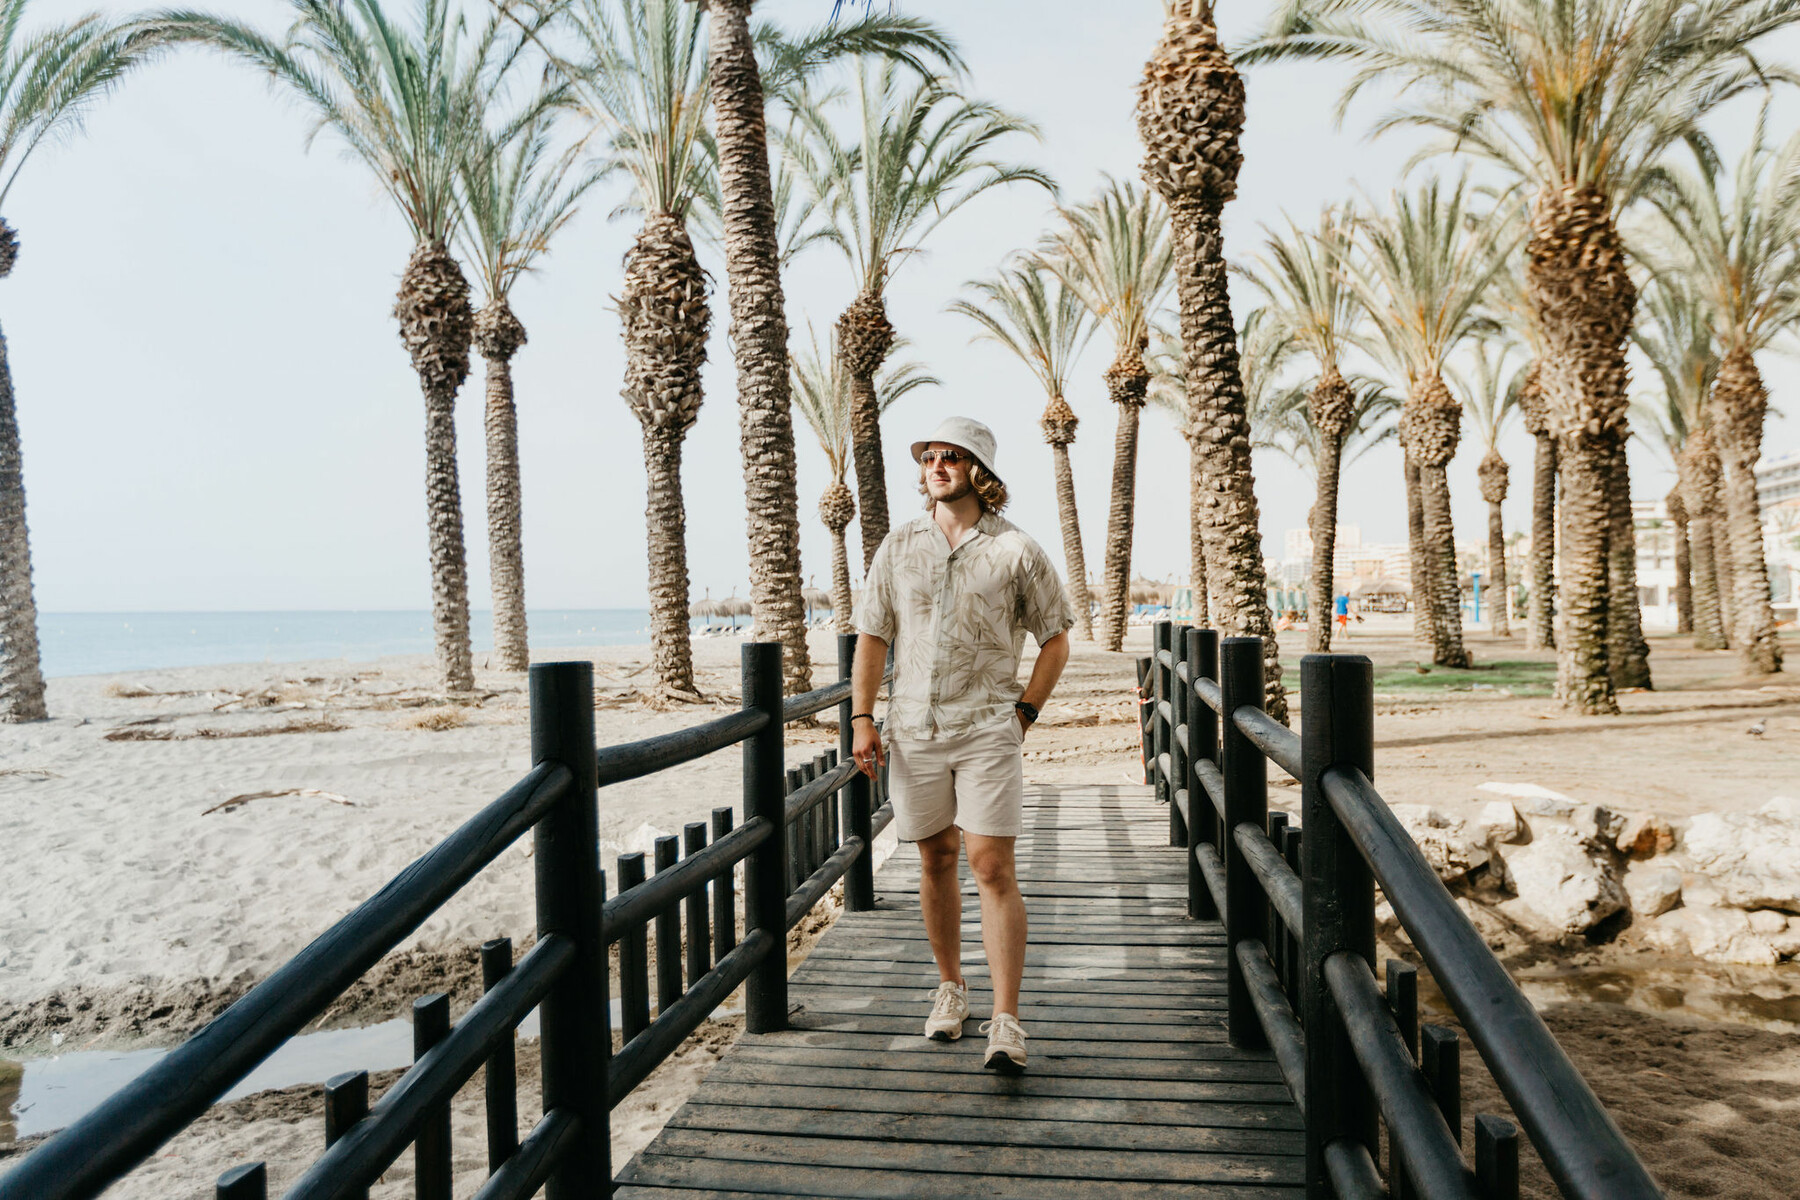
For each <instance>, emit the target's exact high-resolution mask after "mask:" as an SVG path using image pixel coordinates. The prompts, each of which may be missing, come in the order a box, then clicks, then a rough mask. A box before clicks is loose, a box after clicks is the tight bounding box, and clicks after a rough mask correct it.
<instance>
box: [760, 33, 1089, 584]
mask: <svg viewBox="0 0 1800 1200" xmlns="http://www.w3.org/2000/svg"><path fill="white" fill-rule="evenodd" d="M906 75H908V76H912V75H913V72H911V71H907V72H906ZM854 105H855V129H856V136H855V138H854V139H846V138H844V137H843V136H841V135H840V133H839V131H838V130H837V128H836V127H835V126H834V124H833V113H832V110H831V108H830V107H829V106H824V105H817V106H810V107H807V108H802V109H800V110H798V111H797V112H796V114H795V115H796V118H797V122H796V124H797V128H796V130H795V133H794V136H793V137H791V138H787V139H784V141H785V147H784V148H785V151H786V154H787V157H788V158H789V159H790V160H791V161H792V163H793V164H794V169H795V171H796V173H797V174H798V175H799V177H800V178H801V179H802V180H803V181H804V183H805V185H806V187H807V189H808V190H809V191H810V193H811V196H812V203H813V204H814V205H815V212H816V214H817V218H818V220H820V222H821V223H822V226H823V229H824V230H825V239H826V240H827V241H830V242H831V243H833V244H834V245H836V246H837V247H838V248H839V249H840V250H842V251H843V253H844V257H845V259H846V261H847V262H848V263H849V265H850V269H851V271H852V272H853V273H854V275H855V285H856V288H857V292H856V296H855V298H854V299H853V300H851V302H850V304H849V306H848V307H847V308H845V310H844V312H843V315H842V316H840V317H839V318H838V322H837V343H838V350H839V352H840V353H842V354H843V355H844V365H845V368H846V369H847V370H848V371H849V372H850V382H851V389H852V397H853V408H852V416H851V427H852V429H853V431H854V433H855V462H856V491H857V500H858V502H859V503H860V505H861V507H862V519H861V531H862V534H861V536H862V552H863V568H864V570H867V569H868V565H869V563H870V562H872V561H873V560H874V558H875V551H876V550H877V549H879V548H880V546H881V541H882V539H883V538H885V537H886V536H887V532H888V503H887V477H886V474H885V469H884V460H883V455H882V449H881V424H880V421H879V419H878V418H879V413H878V411H877V406H876V402H875V383H874V380H875V373H876V372H877V371H878V370H880V369H881V364H882V363H883V362H884V361H886V359H887V356H888V353H889V351H891V350H892V348H893V344H894V336H895V335H894V327H893V325H892V324H891V323H890V322H889V321H888V317H887V303H886V299H885V296H886V292H887V287H888V283H889V281H890V280H891V279H892V278H893V275H894V272H895V271H896V270H897V269H898V268H899V266H900V265H901V263H903V262H904V261H905V260H906V259H907V258H909V257H911V256H913V255H915V254H917V253H918V252H919V250H920V248H921V246H922V245H923V243H924V241H925V239H926V238H928V237H929V236H930V235H931V234H932V233H933V232H934V231H935V230H936V229H937V228H938V226H939V225H941V224H942V223H943V222H944V221H945V220H947V219H948V218H949V217H950V216H951V215H952V214H953V213H955V212H956V211H957V210H958V209H960V208H962V207H963V205H965V204H967V203H968V202H969V201H971V200H973V199H974V198H975V197H977V196H979V195H981V194H982V193H983V192H985V191H988V190H989V189H990V188H995V187H1000V186H1002V185H1004V184H1009V183H1020V182H1028V183H1037V184H1041V185H1043V186H1044V187H1045V188H1048V189H1050V190H1051V191H1052V192H1054V191H1055V184H1053V183H1052V182H1051V181H1050V177H1049V176H1047V175H1045V174H1044V173H1043V172H1042V171H1040V170H1038V169H1037V168H1036V167H1029V166H1021V165H1018V164H1014V163H1009V162H1006V161H1004V160H1003V159H1001V158H999V157H996V155H995V149H994V147H995V143H997V142H999V141H1000V140H1001V139H1003V138H1005V137H1007V136H1008V135H1011V134H1026V135H1029V136H1031V137H1036V136H1037V127H1036V126H1034V125H1032V124H1031V123H1030V122H1029V121H1026V120H1024V119H1023V118H1021V117H1016V116H1013V115H1011V114H1010V113H1007V112H1005V111H1004V110H1002V109H1000V108H998V107H996V106H995V105H992V104H987V103H984V102H981V101H975V100H969V99H967V98H965V97H963V96H961V95H959V94H958V93H957V92H956V90H955V89H954V88H953V87H952V86H951V84H950V82H949V81H948V80H946V79H944V78H942V77H938V76H933V75H924V76H917V77H914V78H913V79H912V81H911V82H910V84H909V83H907V82H906V81H905V80H904V79H903V78H902V64H900V63H898V62H896V61H894V60H893V59H891V58H888V59H881V60H865V61H863V62H862V63H861V64H860V66H859V69H858V70H857V72H856V78H855V88H854Z"/></svg>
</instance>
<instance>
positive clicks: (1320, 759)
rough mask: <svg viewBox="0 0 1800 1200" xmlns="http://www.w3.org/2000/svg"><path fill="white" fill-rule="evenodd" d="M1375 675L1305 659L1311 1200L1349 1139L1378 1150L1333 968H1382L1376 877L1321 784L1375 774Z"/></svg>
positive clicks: (1361, 661) (1323, 1190)
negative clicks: (1329, 1155)
mask: <svg viewBox="0 0 1800 1200" xmlns="http://www.w3.org/2000/svg"><path fill="white" fill-rule="evenodd" d="M1374 679H1375V676H1374V669H1373V667H1372V666H1371V665H1370V663H1369V660H1368V659H1367V658H1364V657H1363V656H1361V655H1353V654H1309V655H1307V656H1306V657H1305V658H1303V659H1301V660H1300V697H1301V718H1300V765H1301V780H1300V827H1301V829H1302V830H1304V831H1305V837H1304V838H1302V840H1301V842H1300V861H1301V865H1302V868H1303V869H1302V870H1301V872H1300V878H1301V879H1302V880H1303V881H1304V886H1305V907H1306V929H1305V941H1306V944H1305V947H1304V952H1303V954H1302V958H1303V963H1302V978H1301V982H1300V1014H1301V1017H1300V1019H1301V1023H1302V1024H1303V1025H1304V1026H1305V1027H1306V1195H1307V1200H1328V1198H1329V1197H1331V1195H1332V1187H1331V1180H1330V1178H1329V1176H1328V1175H1327V1173H1326V1169H1325V1147H1326V1146H1328V1145H1330V1144H1331V1143H1332V1142H1333V1141H1335V1140H1336V1139H1338V1138H1341V1137H1350V1138H1354V1139H1356V1140H1357V1141H1360V1142H1362V1143H1363V1144H1364V1145H1366V1146H1367V1147H1368V1148H1369V1153H1370V1154H1371V1155H1373V1154H1375V1153H1376V1151H1377V1149H1378V1143H1377V1141H1376V1129H1375V1115H1376V1109H1375V1102H1374V1098H1373V1096H1371V1095H1370V1093H1369V1086H1368V1083H1367V1082H1366V1081H1365V1080H1364V1078H1363V1074H1362V1070H1361V1069H1360V1068H1359V1067H1358V1065H1357V1062H1356V1055H1355V1053H1354V1051H1353V1050H1352V1049H1351V1045H1350V1038H1349V1035H1348V1033H1347V1032H1346V1031H1345V1029H1344V1022H1343V1018H1342V1016H1341V1015H1340V1014H1339V1013H1338V1010H1337V1005H1336V1003H1335V1002H1334V1001H1333V1000H1332V997H1331V989H1330V988H1328V987H1327V986H1326V984H1325V960H1326V959H1327V958H1329V957H1331V956H1332V955H1333V954H1336V953H1338V952H1340V951H1345V950H1347V951H1350V952H1351V953H1354V954H1360V955H1362V957H1363V958H1364V959H1365V960H1367V961H1368V963H1369V970H1370V971H1371V972H1373V971H1374V969H1375V879H1374V876H1373V875H1372V874H1371V873H1370V871H1369V867H1368V864H1367V863H1365V862H1364V861H1363V857H1362V855H1361V854H1360V853H1359V852H1358V851H1357V849H1356V844H1355V842H1353V841H1352V840H1351V838H1350V835H1349V833H1348V832H1347V831H1345V829H1344V827H1343V825H1342V823H1341V822H1340V821H1339V820H1338V817H1337V814H1336V813H1335V812H1334V811H1333V810H1332V807H1331V802H1330V801H1329V800H1327V799H1326V798H1325V789H1324V787H1323V786H1322V785H1321V783H1320V778H1321V777H1322V776H1323V775H1324V774H1325V772H1326V771H1327V770H1329V769H1331V768H1332V767H1337V766H1343V767H1358V768H1361V770H1362V772H1363V774H1365V775H1367V776H1369V777H1370V778H1371V779H1372V778H1374V775H1375V703H1374Z"/></svg>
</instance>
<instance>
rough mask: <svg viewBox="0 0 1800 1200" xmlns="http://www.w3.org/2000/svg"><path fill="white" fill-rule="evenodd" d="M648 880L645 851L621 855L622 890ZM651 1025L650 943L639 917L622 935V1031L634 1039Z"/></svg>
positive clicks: (620, 874) (620, 996)
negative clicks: (645, 879) (645, 871)
mask: <svg viewBox="0 0 1800 1200" xmlns="http://www.w3.org/2000/svg"><path fill="white" fill-rule="evenodd" d="M642 882H644V855H643V852H642V851H638V852H636V853H632V854H621V855H619V894H620V895H623V894H625V893H626V892H629V891H630V890H631V889H632V888H634V887H636V886H638V884H640V883H642ZM649 1026H650V945H649V938H648V936H647V934H646V931H645V929H644V923H643V922H642V921H638V922H636V923H634V924H633V925H632V926H631V928H629V929H627V930H625V931H624V932H623V933H621V934H620V935H619V1031H620V1032H621V1033H623V1034H624V1035H625V1040H626V1041H628V1042H629V1041H630V1040H631V1039H632V1038H634V1037H636V1036H637V1035H638V1034H640V1033H642V1032H644V1030H645V1029H647V1028H649Z"/></svg>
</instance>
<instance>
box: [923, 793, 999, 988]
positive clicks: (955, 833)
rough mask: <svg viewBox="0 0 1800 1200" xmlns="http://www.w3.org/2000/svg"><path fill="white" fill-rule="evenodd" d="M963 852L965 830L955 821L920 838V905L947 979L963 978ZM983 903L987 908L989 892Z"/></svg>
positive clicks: (933, 953) (942, 975)
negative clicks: (960, 869) (960, 864)
mask: <svg viewBox="0 0 1800 1200" xmlns="http://www.w3.org/2000/svg"><path fill="white" fill-rule="evenodd" d="M961 854H962V831H961V830H960V829H958V828H957V827H956V826H954V825H952V826H950V827H949V828H947V829H943V830H940V831H938V832H937V833H934V834H932V835H931V836H930V837H928V838H921V839H920V840H919V908H920V910H921V911H922V912H923V913H924V914H925V936H926V937H928V938H930V939H931V956H932V957H933V958H935V959H937V968H938V978H940V979H942V980H943V981H944V982H946V983H961V982H962V981H963V976H962V883H961V881H960V880H959V879H958V878H957V870H956V867H957V859H958V858H959V857H960V856H961ZM982 903H983V906H984V907H983V911H984V912H985V911H986V909H985V905H986V898H985V895H984V897H983V901H982ZM983 927H984V928H985V927H986V922H985V920H984V922H983Z"/></svg>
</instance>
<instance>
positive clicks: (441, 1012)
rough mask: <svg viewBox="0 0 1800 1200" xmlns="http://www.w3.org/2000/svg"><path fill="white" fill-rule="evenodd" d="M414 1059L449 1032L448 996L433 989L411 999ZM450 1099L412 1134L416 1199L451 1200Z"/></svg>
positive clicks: (419, 1057) (426, 1118) (427, 1117)
mask: <svg viewBox="0 0 1800 1200" xmlns="http://www.w3.org/2000/svg"><path fill="white" fill-rule="evenodd" d="M412 1025H413V1062H415V1063H416V1062H418V1061H419V1060H420V1059H421V1058H424V1057H425V1055H426V1054H427V1053H428V1052H429V1051H430V1050H431V1048H432V1047H433V1046H435V1045H437V1044H438V1043H439V1042H441V1041H443V1040H444V1039H445V1038H447V1037H449V1036H450V997H449V996H448V995H447V994H446V993H444V992H433V993H431V994H430V995H429V996H420V997H419V998H418V999H417V1000H414V1001H413V1006H412ZM451 1162H452V1159H451V1155H450V1102H449V1101H448V1100H446V1101H444V1103H442V1104H440V1105H437V1106H436V1107H434V1108H433V1109H431V1111H429V1112H428V1113H427V1114H426V1115H425V1119H424V1120H423V1121H421V1122H420V1123H419V1128H418V1132H417V1134H416V1135H415V1136H414V1138H413V1195H414V1196H415V1197H416V1200H450V1171H451Z"/></svg>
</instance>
